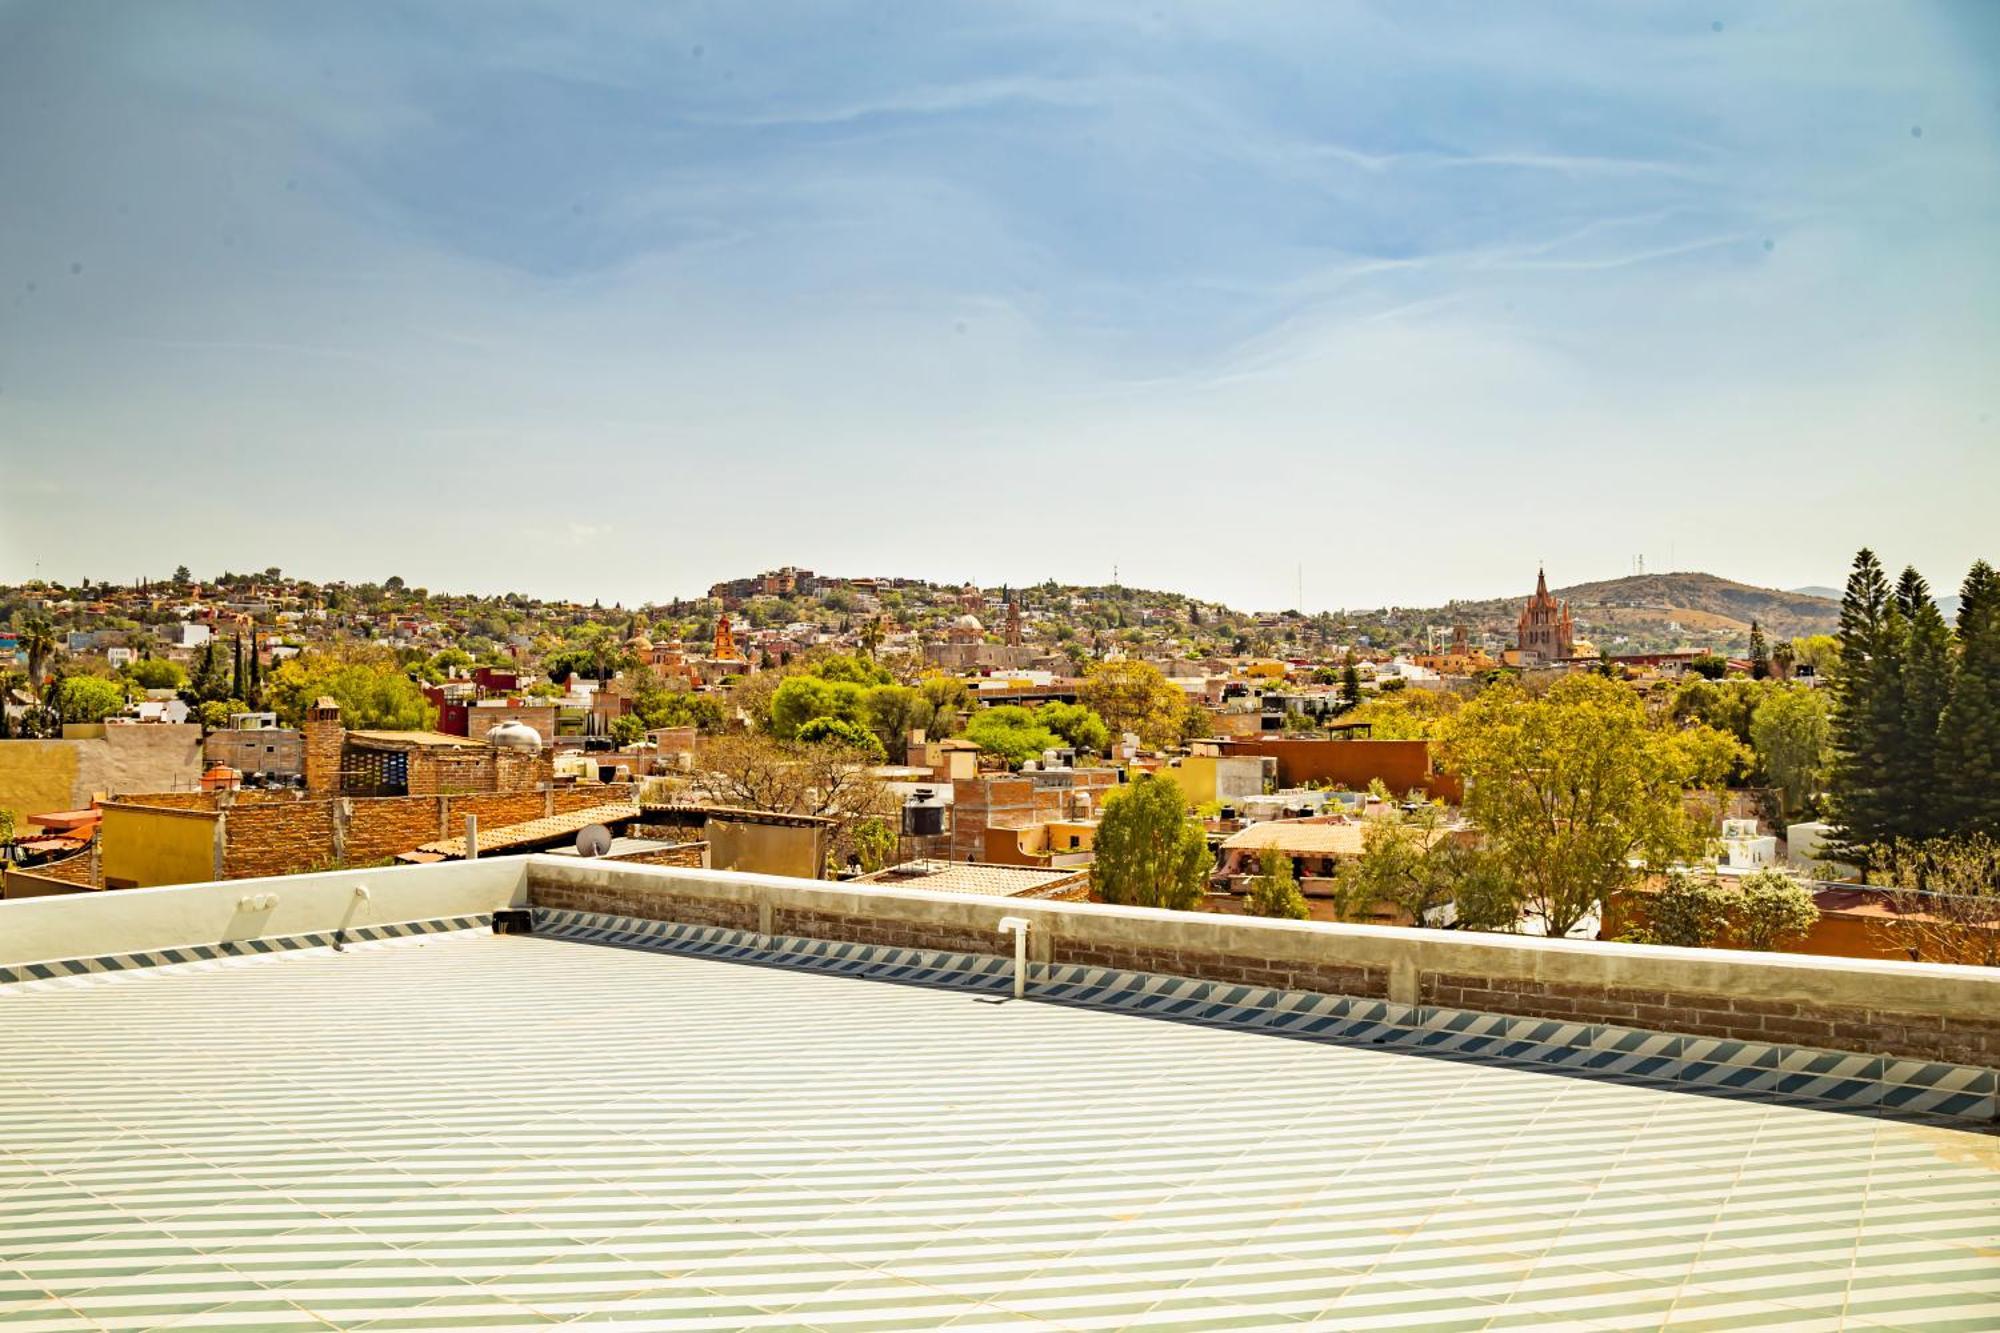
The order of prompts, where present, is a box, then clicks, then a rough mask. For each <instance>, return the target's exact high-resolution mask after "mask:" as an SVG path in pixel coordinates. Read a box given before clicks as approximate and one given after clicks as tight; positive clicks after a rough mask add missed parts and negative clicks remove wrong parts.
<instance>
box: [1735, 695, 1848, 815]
mask: <svg viewBox="0 0 2000 1333" xmlns="http://www.w3.org/2000/svg"><path fill="white" fill-rule="evenodd" d="M1832 738H1833V723H1832V718H1831V714H1830V712H1829V710H1828V707H1827V701H1826V696H1825V694H1824V692H1823V691H1820V690H1815V689H1806V688H1803V687H1798V686H1795V687H1792V688H1790V689H1780V690H1775V691H1773V692H1772V693H1770V694H1768V695H1766V696H1765V698H1764V700H1763V702H1761V703H1759V704H1758V705H1757V709H1756V712H1755V714H1754V715H1753V716H1752V717H1751V719H1750V745H1751V748H1752V749H1753V750H1754V751H1755V752H1756V755H1757V766H1758V767H1759V768H1760V769H1762V770H1763V773H1764V776H1765V778H1766V779H1767V780H1769V782H1770V783H1771V785H1772V786H1774V787H1777V788H1778V789H1779V791H1780V798H1779V804H1780V807H1781V809H1782V810H1783V812H1784V813H1785V815H1786V816H1787V817H1789V816H1792V815H1795V814H1799V813H1801V812H1803V811H1805V810H1807V809H1808V808H1810V807H1811V805H1812V803H1813V801H1814V800H1815V799H1816V798H1817V797H1818V795H1819V793H1820V791H1821V790H1822V789H1823V788H1824V787H1825V785H1826V773H1827V764H1828V761H1829V759H1830V757H1831V754H1832Z"/></svg>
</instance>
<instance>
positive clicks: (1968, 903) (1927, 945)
mask: <svg viewBox="0 0 2000 1333" xmlns="http://www.w3.org/2000/svg"><path fill="white" fill-rule="evenodd" d="M1875 851H1876V856H1875V864H1874V867H1873V869H1874V871H1875V877H1876V878H1877V879H1879V880H1880V881H1882V882H1883V883H1885V884H1887V885H1888V886H1889V889H1890V906H1891V909H1892V915H1891V916H1890V918H1889V921H1888V923H1887V924H1886V925H1885V926H1884V927H1883V930H1884V932H1885V933H1886V934H1887V936H1888V938H1889V939H1890V940H1891V941H1893V942H1894V944H1895V946H1896V947H1898V948H1900V949H1902V950H1903V951H1904V952H1906V953H1907V954H1909V956H1910V957H1911V959H1913V960H1914V961H1917V962H1926V963H1971V964H1975V965H1978V966H1982V967H2000V840H1995V839H1993V838H1990V837H1987V836H1985V835H1984V834H1979V833H1974V834H1969V835H1966V836H1963V837H1957V838H1928V839H1924V840H1921V841H1899V842H1891V843H1887V844H1884V845H1883V846H1881V847H1879V848H1877V849H1875Z"/></svg>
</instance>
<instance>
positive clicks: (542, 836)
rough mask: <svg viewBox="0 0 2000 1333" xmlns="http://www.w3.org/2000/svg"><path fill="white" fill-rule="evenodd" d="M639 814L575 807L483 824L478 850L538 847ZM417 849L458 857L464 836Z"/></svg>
mask: <svg viewBox="0 0 2000 1333" xmlns="http://www.w3.org/2000/svg"><path fill="white" fill-rule="evenodd" d="M638 817H639V807H638V806H636V805H624V804H611V805H593V806H591V807H590V808H589V809H587V810H572V811H571V812H570V813H568V814H566V815H549V816H547V817H545V818H542V819H530V820H528V821H526V822H525V823H520V824H501V825H497V826H495V827H493V828H486V827H481V828H480V830H479V850H480V852H481V853H482V854H483V853H486V852H504V851H508V850H510V849H512V848H516V847H535V846H539V845H541V844H542V843H547V842H554V841H556V840H557V839H559V838H563V837H567V836H569V835H571V834H575V833H580V832H582V831H583V830H584V829H587V828H589V827H590V826H591V825H592V824H604V825H606V826H609V825H612V824H617V823H626V822H630V821H631V820H634V819H637V818H638ZM417 850H418V851H420V852H435V853H437V854H438V855H440V856H443V857H445V858H446V859H447V860H453V859H458V858H462V857H463V856H464V855H465V838H464V837H463V835H461V836H459V837H456V838H445V839H442V840H441V841H438V842H426V843H423V844H421V845H420V846H419V847H418V848H417Z"/></svg>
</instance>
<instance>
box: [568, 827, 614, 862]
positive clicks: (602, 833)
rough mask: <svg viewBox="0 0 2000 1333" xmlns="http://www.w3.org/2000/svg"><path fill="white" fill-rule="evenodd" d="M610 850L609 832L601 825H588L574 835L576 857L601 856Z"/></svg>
mask: <svg viewBox="0 0 2000 1333" xmlns="http://www.w3.org/2000/svg"><path fill="white" fill-rule="evenodd" d="M610 850H611V830H610V829H608V828H606V827H604V825H602V824H590V825H587V826H586V827H585V828H583V829H582V830H581V831H579V832H578V833H577V835H576V854H577V855H578V856H602V855H604V854H605V853H606V852H608V851H610Z"/></svg>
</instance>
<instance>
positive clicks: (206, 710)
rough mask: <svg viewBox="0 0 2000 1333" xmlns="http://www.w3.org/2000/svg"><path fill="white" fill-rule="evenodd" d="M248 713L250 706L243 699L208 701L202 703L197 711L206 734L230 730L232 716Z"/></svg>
mask: <svg viewBox="0 0 2000 1333" xmlns="http://www.w3.org/2000/svg"><path fill="white" fill-rule="evenodd" d="M248 711H249V705H247V704H245V703H244V702H243V701H242V700H241V699H207V700H204V701H203V702H202V703H201V705H200V707H199V709H198V710H197V712H198V715H199V716H200V718H201V729H202V730H203V731H204V732H209V731H226V730H228V728H229V719H230V717H231V716H233V715H234V714H237V713H244V712H248Z"/></svg>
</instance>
